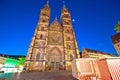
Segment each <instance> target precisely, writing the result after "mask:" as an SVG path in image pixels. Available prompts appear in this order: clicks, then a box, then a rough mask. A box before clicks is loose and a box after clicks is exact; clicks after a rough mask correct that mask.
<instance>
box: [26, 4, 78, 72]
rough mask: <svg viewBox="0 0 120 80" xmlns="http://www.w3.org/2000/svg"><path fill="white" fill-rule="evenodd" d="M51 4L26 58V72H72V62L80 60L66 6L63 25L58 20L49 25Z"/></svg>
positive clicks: (37, 28) (63, 11)
mask: <svg viewBox="0 0 120 80" xmlns="http://www.w3.org/2000/svg"><path fill="white" fill-rule="evenodd" d="M49 20H50V7H49V3H48V2H47V4H46V5H45V6H44V8H43V9H42V10H41V12H40V18H39V21H38V24H37V27H36V30H35V33H34V36H33V38H32V40H31V43H30V46H29V49H28V53H27V56H26V61H25V66H24V71H59V70H67V71H71V61H72V60H73V59H76V58H79V57H80V55H79V51H78V46H77V42H76V38H75V33H74V31H73V28H72V22H71V17H70V13H69V12H68V10H67V8H66V7H65V6H64V7H63V9H62V12H61V23H59V22H58V20H57V18H56V19H55V20H54V21H53V22H52V24H49Z"/></svg>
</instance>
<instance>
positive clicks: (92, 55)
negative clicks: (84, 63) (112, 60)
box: [81, 48, 115, 59]
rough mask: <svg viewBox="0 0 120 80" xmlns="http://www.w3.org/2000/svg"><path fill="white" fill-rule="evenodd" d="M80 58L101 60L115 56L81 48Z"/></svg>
mask: <svg viewBox="0 0 120 80" xmlns="http://www.w3.org/2000/svg"><path fill="white" fill-rule="evenodd" d="M81 57H82V58H93V59H101V58H109V57H115V56H114V55H111V54H108V53H104V52H101V51H97V50H92V49H87V48H83V49H82V55H81Z"/></svg>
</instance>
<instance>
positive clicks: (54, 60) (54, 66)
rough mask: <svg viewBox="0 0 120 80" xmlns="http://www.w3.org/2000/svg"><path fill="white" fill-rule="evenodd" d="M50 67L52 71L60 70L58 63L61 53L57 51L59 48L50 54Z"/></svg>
mask: <svg viewBox="0 0 120 80" xmlns="http://www.w3.org/2000/svg"><path fill="white" fill-rule="evenodd" d="M49 58H50V63H51V64H50V67H51V70H52V71H59V68H60V62H61V53H60V51H59V48H57V49H56V48H55V49H54V50H53V51H51V53H50V56H49Z"/></svg>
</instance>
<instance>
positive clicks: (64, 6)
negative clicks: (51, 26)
mask: <svg viewBox="0 0 120 80" xmlns="http://www.w3.org/2000/svg"><path fill="white" fill-rule="evenodd" d="M63 8H66V5H65V1H64V0H63Z"/></svg>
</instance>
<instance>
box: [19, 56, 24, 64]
mask: <svg viewBox="0 0 120 80" xmlns="http://www.w3.org/2000/svg"><path fill="white" fill-rule="evenodd" d="M24 63H25V57H21V58H19V65H22V66H24Z"/></svg>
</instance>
